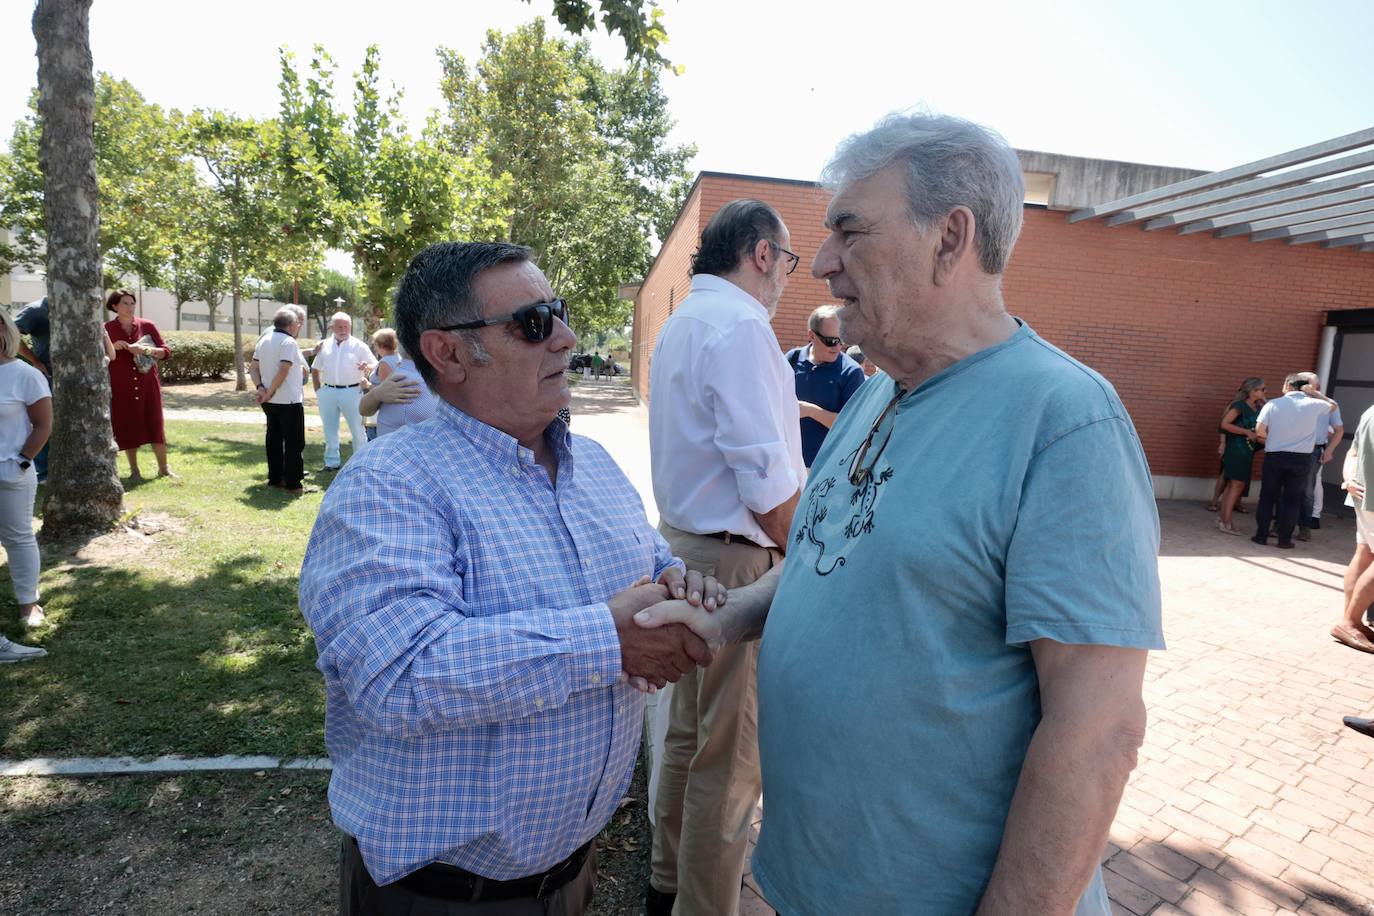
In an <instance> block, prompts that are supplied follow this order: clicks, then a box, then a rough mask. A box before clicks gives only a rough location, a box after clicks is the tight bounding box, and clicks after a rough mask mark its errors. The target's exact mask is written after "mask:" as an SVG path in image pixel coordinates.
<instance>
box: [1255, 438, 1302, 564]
mask: <svg viewBox="0 0 1374 916" xmlns="http://www.w3.org/2000/svg"><path fill="white" fill-rule="evenodd" d="M1311 470H1312V456H1311V455H1309V454H1307V453H1306V452H1265V453H1264V471H1263V473H1262V474H1261V476H1260V497H1259V505H1258V506H1256V507H1255V524H1256V526H1257V527H1258V531H1257V532H1256V533H1255V538H1256V540H1259V541H1261V542H1263V541H1268V540H1269V520H1270V519H1271V518H1273V516H1274V510H1275V508H1276V507H1277V509H1278V519H1279V543H1280V544H1289V543H1292V541H1293V528H1294V526H1295V525H1296V524H1297V522H1298V511H1299V510H1300V509H1301V508H1302V488H1303V487H1304V486H1305V485H1306V484H1307V482H1308V479H1309V474H1310V472H1311Z"/></svg>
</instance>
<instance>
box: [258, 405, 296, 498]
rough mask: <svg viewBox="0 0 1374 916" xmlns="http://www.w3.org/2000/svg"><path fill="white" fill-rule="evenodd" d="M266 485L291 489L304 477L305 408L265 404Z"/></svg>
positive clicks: (263, 407)
mask: <svg viewBox="0 0 1374 916" xmlns="http://www.w3.org/2000/svg"><path fill="white" fill-rule="evenodd" d="M262 412H263V413H265V414H267V482H268V483H270V484H274V485H276V486H281V487H285V488H286V489H288V490H294V489H296V488H297V487H299V486H300V485H301V481H302V480H303V479H304V478H305V458H304V452H305V405H304V404H264V405H262Z"/></svg>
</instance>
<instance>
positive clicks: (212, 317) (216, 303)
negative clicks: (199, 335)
mask: <svg viewBox="0 0 1374 916" xmlns="http://www.w3.org/2000/svg"><path fill="white" fill-rule="evenodd" d="M205 304H206V305H208V306H209V307H210V317H209V318H207V319H206V320H207V321H209V322H210V330H212V331H213V330H214V329H215V312H217V311H219V299H216V300H215V301H214V302H207V303H205Z"/></svg>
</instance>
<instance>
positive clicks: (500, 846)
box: [283, 115, 1163, 916]
mask: <svg viewBox="0 0 1374 916" xmlns="http://www.w3.org/2000/svg"><path fill="white" fill-rule="evenodd" d="M826 182H827V184H828V185H829V186H830V187H831V188H832V189H833V190H834V191H835V195H834V198H833V199H832V201H831V204H830V208H829V211H828V213H827V220H826V226H827V230H828V235H827V236H826V238H825V241H824V242H823V244H821V246H820V248H819V249H818V250H817V251H814V252H805V253H804V254H806V255H809V256H810V259H811V263H812V268H811V270H812V274H813V275H814V276H815V277H817V278H819V279H822V280H825V281H826V282H827V283H828V284H829V287H830V291H831V293H832V295H833V296H834V297H835V299H836V300H838V301H839V302H840V303H841V306H840V308H839V309H838V311H831V310H828V309H826V310H821V311H819V312H818V313H816V314H815V315H813V316H812V317H811V320H810V321H809V322H808V334H807V338H808V339H807V343H806V344H805V345H804V346H802V347H799V348H798V349H797V350H796V351H793V352H792V353H789V354H787V355H784V353H783V350H782V348H780V347H779V345H778V340H777V338H776V336H775V335H774V333H773V331H772V328H771V324H770V321H771V318H772V316H773V314H774V312H775V310H776V308H777V304H778V301H779V298H780V296H781V295H782V292H783V290H784V288H785V287H786V285H787V282H788V276H789V274H790V273H791V272H792V271H793V270H794V269H795V268H796V267H797V265H798V264H799V263H800V262H801V260H802V257H803V254H798V253H795V252H794V251H792V250H791V249H792V248H793V247H794V244H793V242H792V240H791V237H790V235H789V232H788V229H787V227H786V225H785V224H784V223H783V220H782V218H781V217H780V216H779V214H778V212H777V211H776V210H775V209H774V208H773V207H771V206H769V205H768V204H767V203H766V202H763V201H757V200H739V201H734V202H731V203H729V204H726V205H725V206H724V207H722V208H721V209H720V210H719V211H718V212H717V213H716V214H715V215H714V216H713V217H712V218H711V220H710V222H709V224H708V225H707V226H706V228H705V229H704V231H703V233H702V236H701V239H700V245H699V248H698V250H697V252H696V254H695V255H694V257H693V259H692V265H691V266H692V275H693V276H692V288H691V292H690V294H689V295H688V296H687V297H686V298H685V299H684V300H683V301H682V303H681V305H680V306H679V307H678V308H677V309H675V311H674V313H673V315H672V316H671V317H670V318H669V320H668V321H667V323H666V324H665V325H664V327H663V329H662V331H661V332H660V334H659V337H658V342H657V345H656V350H655V353H654V356H653V361H652V365H651V370H650V391H651V398H650V407H649V435H650V452H651V465H652V472H653V489H654V497H655V500H656V502H657V505H658V510H659V513H660V522H659V525H658V527H657V530H655V528H653V527H651V526H650V525H649V523H648V521H647V519H646V517H645V513H644V510H643V507H642V504H641V502H640V499H639V497H638V495H637V494H636V492H635V490H634V489H633V487H632V486H631V485H630V483H629V481H628V480H627V479H626V477H625V475H624V473H623V472H622V471H621V470H620V469H619V468H618V467H617V466H616V465H615V463H614V461H612V460H611V458H610V457H609V455H608V454H607V453H606V451H605V450H604V449H603V448H602V447H601V446H600V445H599V444H597V443H596V442H594V441H592V440H589V439H586V438H584V437H581V436H577V435H573V434H571V433H570V431H569V429H568V426H567V424H566V423H564V422H563V421H561V420H560V419H559V418H558V413H559V411H560V409H562V408H565V407H566V406H567V404H568V403H569V398H570V391H569V388H568V382H567V380H566V379H565V377H564V369H565V367H566V366H567V365H568V362H569V359H570V357H571V348H572V346H573V344H574V337H573V334H572V332H571V331H570V330H569V329H568V326H567V323H566V321H567V310H566V304H565V303H564V302H563V301H562V300H561V299H559V298H558V297H557V293H556V291H555V290H554V289H553V288H552V287H551V286H550V284H549V281H548V280H547V278H545V276H544V275H543V273H542V272H541V271H540V270H539V268H538V267H537V266H536V265H535V263H534V261H533V260H532V257H533V255H532V252H531V251H530V250H529V249H526V248H523V247H520V246H518V245H510V244H504V243H476V242H473V243H460V242H450V243H442V244H437V245H432V246H430V247H429V248H427V249H425V250H424V251H422V252H421V253H420V254H418V255H417V256H416V257H415V258H414V259H413V260H412V262H411V263H410V266H409V268H408V270H407V272H406V274H405V277H404V278H403V279H402V281H401V284H400V286H399V288H398V291H397V295H396V300H395V310H394V314H395V321H396V332H397V338H398V342H399V346H400V347H401V348H402V349H403V350H404V352H406V353H408V354H409V355H410V358H411V359H412V360H413V362H414V365H415V366H416V367H417V369H418V371H419V374H420V376H421V377H422V379H423V380H424V382H425V383H426V384H427V385H428V386H429V388H430V390H431V391H432V392H433V394H434V398H435V412H434V416H433V417H432V418H431V419H430V420H429V421H428V422H424V423H420V424H418V425H415V426H413V427H411V428H409V429H408V430H407V432H406V434H405V435H404V436H384V437H381V438H379V439H378V441H377V442H376V443H374V444H373V445H372V446H370V447H369V448H367V449H365V450H363V451H362V452H360V453H358V454H357V455H356V456H355V457H354V459H353V460H351V461H350V462H349V463H348V464H347V465H345V466H344V468H343V470H342V471H340V473H339V477H338V479H337V481H336V485H334V486H331V487H330V489H329V491H328V493H327V494H326V495H325V498H324V500H323V503H322V505H321V509H320V514H319V517H318V519H317V521H316V524H315V528H314V530H313V532H312V534H311V538H310V542H309V545H308V547H307V552H306V558H305V562H304V565H303V567H302V570H301V582H300V605H301V610H302V612H303V613H304V615H305V618H306V620H307V622H308V623H309V625H310V626H311V628H312V630H313V631H314V633H315V638H316V645H317V648H318V651H319V662H318V667H319V669H320V671H321V672H322V673H323V676H324V682H325V689H326V696H327V712H326V723H325V727H326V742H327V745H328V749H329V753H330V757H331V760H332V761H333V764H334V772H333V776H332V784H331V788H330V804H331V808H332V812H333V816H334V820H335V823H336V824H338V826H339V827H340V828H341V829H342V831H343V834H344V836H343V848H342V866H341V871H340V888H339V890H340V898H339V900H340V912H342V913H346V914H352V913H368V914H372V913H385V914H390V913H407V912H419V911H424V912H460V911H461V912H472V913H478V912H481V913H491V914H506V913H526V912H540V913H547V914H577V913H582V912H584V911H585V910H586V908H587V905H588V902H589V901H590V899H591V895H592V891H593V887H594V885H595V881H596V874H597V868H596V855H597V853H596V846H595V842H594V838H595V837H596V835H597V834H598V833H599V832H600V831H601V829H602V828H603V827H604V826H605V824H606V823H607V821H608V819H609V818H610V817H611V815H612V814H613V813H614V812H615V810H616V808H617V806H618V804H619V802H620V799H621V798H622V797H623V795H624V793H625V791H626V789H627V787H628V785H629V781H630V778H631V773H632V770H633V766H634V761H635V757H636V755H637V752H638V749H639V745H640V740H641V734H642V716H643V712H644V705H643V702H642V699H641V695H642V693H644V692H647V691H653V690H656V689H659V688H662V687H664V686H665V685H667V684H668V683H673V684H674V689H673V695H672V698H671V700H670V703H669V727H668V733H667V738H666V741H665V746H664V752H663V758H662V762H661V764H660V773H659V780H658V788H657V793H656V797H655V798H654V799H653V800H652V804H653V809H654V815H655V816H654V821H655V826H654V837H653V845H652V850H651V875H650V880H649V884H648V887H647V888H646V889H645V904H646V910H647V912H648V913H649V914H650V916H662V914H666V913H675V914H677V916H696V914H712V916H719V914H724V916H730V914H733V913H736V912H737V909H738V902H739V893H740V879H741V875H742V874H743V870H744V865H745V862H744V859H745V855H746V851H747V846H748V833H749V822H750V819H751V815H752V811H753V809H754V805H755V802H756V801H757V798H758V795H759V792H760V790H761V789H766V792H767V794H768V799H769V816H768V818H767V819H766V820H765V822H764V825H763V831H762V835H761V837H760V839H759V846H758V849H757V852H756V854H755V856H754V859H753V874H754V877H755V878H756V879H757V881H758V882H759V885H760V886H761V887H762V889H763V891H764V894H765V896H766V897H767V899H768V901H769V902H770V903H771V904H772V905H773V906H774V907H775V908H776V909H777V910H778V911H779V912H781V913H785V914H801V913H839V912H856V913H857V912H863V913H896V912H910V911H912V910H913V908H914V904H913V901H916V900H919V901H920V909H921V910H922V911H929V912H942V913H943V912H951V913H953V912H973V911H974V910H979V911H981V912H988V913H1012V912H1036V913H1041V912H1043V913H1049V912H1072V911H1075V910H1076V911H1077V912H1078V913H1083V914H1089V913H1092V914H1106V913H1108V912H1109V904H1108V900H1107V896H1106V891H1105V887H1104V885H1103V883H1102V876H1101V873H1100V869H1099V859H1100V856H1101V852H1102V849H1103V847H1104V845H1105V842H1106V836H1107V831H1108V828H1109V826H1110V824H1111V822H1112V819H1113V816H1114V814H1115V810H1116V806H1117V803H1118V801H1119V799H1120V797H1121V792H1122V790H1123V788H1124V786H1125V782H1126V779H1127V776H1128V775H1129V773H1130V771H1131V768H1132V767H1133V765H1134V760H1135V749H1136V747H1138V745H1139V743H1140V741H1141V739H1142V736H1143V729H1144V707H1143V703H1142V700H1141V688H1142V682H1143V676H1144V670H1145V661H1146V655H1147V652H1148V651H1149V650H1152V649H1160V648H1163V636H1162V626H1161V620H1160V591H1159V581H1158V570H1157V563H1156V552H1157V548H1158V536H1159V527H1158V518H1157V515H1156V511H1155V504H1154V500H1153V494H1152V487H1151V481H1150V476H1149V471H1148V468H1147V466H1146V463H1145V458H1144V453H1143V450H1142V448H1141V446H1140V442H1139V440H1138V438H1137V436H1136V434H1135V430H1134V427H1133V425H1132V423H1131V420H1130V418H1129V416H1127V414H1126V411H1125V408H1124V407H1123V406H1122V404H1121V401H1120V399H1119V398H1118V397H1117V396H1116V394H1115V392H1114V391H1113V390H1112V387H1111V385H1110V384H1108V383H1107V382H1106V381H1105V380H1104V379H1103V378H1102V377H1101V376H1099V375H1098V374H1096V373H1094V372H1093V371H1092V370H1090V369H1088V368H1087V367H1085V366H1083V365H1082V364H1080V363H1078V362H1076V361H1074V360H1073V359H1072V358H1070V357H1069V356H1067V355H1066V354H1064V353H1063V352H1061V351H1059V350H1057V349H1056V348H1054V347H1053V346H1051V345H1050V344H1048V343H1047V342H1046V341H1044V340H1043V339H1042V338H1040V337H1039V336H1038V335H1036V334H1035V332H1034V331H1033V330H1032V329H1031V328H1030V327H1029V325H1027V324H1026V323H1025V322H1023V321H1020V320H1018V319H1015V318H1013V317H1011V316H1010V315H1009V314H1008V313H1007V311H1006V308H1005V306H1004V304H1003V301H1002V297H1001V275H1002V271H1003V269H1004V267H1005V265H1006V263H1007V259H1008V257H1009V256H1010V253H1011V249H1012V246H1013V245H1014V243H1015V240H1016V237H1017V234H1018V232H1019V229H1020V224H1021V214H1022V201H1023V199H1024V188H1023V185H1022V179H1021V172H1020V167H1019V164H1018V162H1017V159H1016V156H1015V154H1014V153H1013V152H1012V150H1011V149H1010V148H1009V147H1008V146H1007V145H1006V143H1005V141H1003V140H1002V139H1001V138H1000V137H998V136H997V135H995V134H993V133H992V132H991V131H988V130H985V129H983V128H981V127H978V126H977V125H973V124H970V123H968V122H965V121H961V120H959V119H956V118H949V117H942V116H931V115H910V116H907V115H903V116H894V117H892V118H890V119H888V120H886V121H884V122H883V123H882V124H880V125H879V126H878V127H876V128H875V129H874V130H873V131H870V132H868V133H866V134H863V135H859V136H856V137H854V138H851V139H850V140H848V141H846V143H845V144H844V145H843V146H842V147H841V148H840V150H839V151H838V153H837V155H836V157H835V160H834V161H833V162H832V164H831V166H830V167H829V168H828V169H827V172H826ZM845 344H849V345H852V346H858V347H861V348H862V350H861V352H860V353H857V354H855V355H856V356H861V357H862V358H863V362H862V365H864V366H867V365H868V364H869V363H870V362H871V363H872V364H874V365H875V366H876V368H877V370H878V371H876V372H875V373H874V374H873V376H872V377H871V378H869V379H868V381H862V375H863V371H864V370H863V369H860V368H859V365H860V363H859V362H858V360H857V359H851V358H850V356H849V355H848V354H847V353H843V352H842V348H843V346H844V345H845ZM789 357H790V358H789ZM283 365H284V366H286V367H287V368H288V369H290V367H292V366H294V365H295V364H294V363H292V362H289V361H284V362H283ZM856 372H857V374H856ZM390 380H391V379H390V377H389V378H388V379H387V380H386V381H387V382H389V381H390ZM385 383H386V382H383V384H385ZM1009 390H1013V391H1016V392H1018V397H1017V398H1016V399H1015V400H1014V401H1013V400H1011V399H1008V398H1006V397H1005V394H1004V393H1005V392H1006V391H1009ZM803 424H813V425H806V426H804V425H803ZM808 431H809V432H808ZM967 441H977V442H979V443H980V448H979V449H976V450H974V451H972V452H968V453H966V454H964V455H963V456H962V458H961V460H960V461H957V462H952V461H950V460H949V458H948V454H949V453H948V445H949V443H951V442H967ZM808 465H809V470H808ZM339 484H342V486H340V485H339ZM360 520H366V524H363V523H361V522H360ZM912 532H920V536H918V537H913V536H912ZM992 557H995V558H996V562H993V561H992V560H991V559H990V558H992ZM765 629H766V638H765V639H763V640H762V641H760V640H759V636H760V635H761V634H763V633H764V632H765ZM988 723H995V727H989V724H988ZM913 760H914V761H920V766H919V767H918V768H917V769H916V770H912V769H911V765H910V762H911V761H913Z"/></svg>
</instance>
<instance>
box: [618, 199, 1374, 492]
mask: <svg viewBox="0 0 1374 916" xmlns="http://www.w3.org/2000/svg"><path fill="white" fill-rule="evenodd" d="M738 197H757V198H760V199H761V200H765V201H767V202H768V203H770V204H772V205H773V206H775V207H777V209H778V211H779V212H780V213H781V214H782V216H783V219H784V221H785V222H786V223H787V227H788V229H789V231H790V232H791V234H792V250H793V251H795V252H796V253H797V254H799V255H801V259H802V260H801V266H799V267H798V268H797V271H796V273H794V274H793V275H792V277H791V280H790V282H789V283H788V285H787V290H786V291H785V292H784V294H783V298H782V302H781V303H780V305H779V308H778V313H777V315H776V316H775V318H774V319H773V328H774V330H775V331H776V332H777V335H778V340H779V342H780V343H781V344H782V347H783V349H789V348H791V347H793V346H797V345H799V344H800V343H802V342H803V341H804V340H805V339H806V317H807V315H809V314H810V313H811V310H812V309H814V308H815V307H816V306H818V305H823V304H826V303H829V302H833V301H834V300H832V299H831V298H830V296H829V294H828V292H827V290H826V287H825V284H824V283H822V282H821V281H818V280H815V279H813V278H812V277H811V275H810V269H811V263H812V260H813V258H814V257H815V254H816V250H817V249H818V248H819V247H820V244H821V242H822V241H823V239H824V237H825V233H824V231H823V229H822V228H821V224H822V222H823V220H824V214H825V205H826V203H827V201H828V194H827V193H826V192H825V191H823V190H821V189H819V188H815V187H812V186H807V185H802V184H793V183H787V182H776V181H770V180H767V179H748V178H735V177H721V176H713V175H703V176H702V178H701V180H700V181H699V183H698V185H697V188H696V190H695V191H694V192H693V195H692V197H691V198H690V199H689V200H688V203H687V207H688V208H690V210H691V212H687V213H684V214H683V218H682V219H680V220H679V221H678V224H677V227H676V228H675V229H674V231H673V233H672V234H671V235H670V237H669V239H668V242H667V244H665V245H664V248H663V253H662V254H661V255H660V257H659V259H658V262H656V264H655V266H654V268H653V270H652V271H651V272H650V274H649V277H648V278H647V280H646V282H645V285H644V287H643V289H642V290H641V291H640V295H639V298H638V299H637V300H636V303H635V327H634V333H635V341H636V343H635V354H636V358H637V361H636V362H635V367H634V368H635V387H636V389H637V390H638V391H639V393H640V396H641V397H644V398H646V399H647V396H648V391H647V389H648V360H647V358H644V360H643V366H642V371H641V365H640V362H639V361H638V358H639V355H640V353H641V351H642V352H644V353H646V354H647V353H651V352H652V350H653V342H654V340H655V339H656V338H657V335H658V331H659V329H660V328H661V327H662V326H663V322H664V321H665V320H667V296H668V287H669V286H673V287H674V288H675V289H676V294H675V295H676V298H677V301H681V298H682V296H683V295H684V294H685V292H686V290H687V289H688V287H689V278H688V275H687V262H688V259H689V258H690V256H691V253H692V252H693V251H694V250H695V249H696V244H697V239H698V238H699V236H700V233H701V229H702V228H703V227H704V226H705V225H706V223H707V221H709V220H710V218H711V215H712V214H714V213H715V211H716V210H717V209H719V208H720V206H721V205H723V204H725V203H727V202H728V201H731V200H734V199H735V198H738ZM1025 212H1026V222H1025V228H1024V229H1023V230H1022V232H1021V238H1020V240H1019V241H1018V242H1017V245H1016V250H1015V252H1014V253H1013V255H1012V260H1011V264H1010V265H1009V267H1008V269H1007V273H1006V277H1005V284H1004V289H1005V298H1006V303H1007V309H1008V311H1010V312H1011V313H1012V314H1014V315H1018V316H1021V317H1023V318H1025V319H1026V320H1027V321H1029V322H1030V323H1031V325H1032V326H1033V327H1034V328H1035V330H1036V331H1037V332H1038V333H1039V334H1040V335H1041V336H1042V337H1044V338H1045V339H1047V340H1049V341H1050V342H1052V343H1054V344H1055V345H1057V346H1059V347H1061V348H1062V349H1064V350H1065V351H1067V352H1068V353H1070V354H1071V355H1073V356H1075V357H1077V358H1078V359H1080V360H1082V361H1083V362H1085V363H1087V364H1088V365H1089V366H1091V367H1093V368H1094V369H1096V370H1097V371H1099V372H1101V373H1102V374H1103V375H1104V376H1106V377H1107V379H1108V380H1110V381H1111V382H1112V384H1113V385H1115V386H1116V389H1117V391H1118V392H1119V393H1120V394H1121V397H1122V400H1123V401H1124V402H1125V404H1126V407H1127V409H1129V410H1130V412H1131V416H1132V417H1133V418H1134V420H1135V423H1136V426H1137V427H1138V428H1139V430H1140V437H1141V441H1142V442H1143V443H1144V445H1145V451H1146V455H1147V456H1148V458H1149V461H1150V468H1151V470H1152V471H1153V472H1154V473H1155V474H1159V475H1166V476H1180V477H1210V476H1212V475H1214V474H1215V473H1216V467H1217V458H1216V437H1215V433H1214V430H1215V429H1216V421H1217V420H1218V419H1219V418H1220V416H1221V413H1222V411H1223V410H1224V409H1225V406H1226V404H1227V403H1228V402H1229V400H1230V397H1231V395H1232V394H1233V393H1234V392H1235V389H1236V386H1237V385H1238V384H1239V383H1240V380H1241V379H1242V378H1244V377H1245V376H1247V375H1260V376H1263V377H1264V378H1265V379H1266V381H1268V382H1269V384H1270V386H1271V390H1277V389H1278V388H1279V387H1280V386H1282V384H1283V377H1284V376H1285V375H1287V374H1288V373H1289V372H1295V371H1299V370H1302V369H1315V368H1316V363H1317V346H1318V339H1319V337H1320V334H1321V328H1322V313H1323V312H1325V311H1328V310H1337V309H1351V308H1369V307H1374V257H1371V256H1370V255H1369V254H1360V253H1357V252H1355V251H1354V250H1353V249H1350V248H1346V249H1337V250H1324V249H1321V248H1317V247H1314V246H1310V245H1304V246H1297V247H1290V246H1288V245H1285V244H1283V243H1282V242H1262V243H1254V242H1251V241H1249V240H1248V239H1245V238H1235V239H1215V238H1212V237H1211V236H1210V235H1208V234H1206V233H1201V234H1197V235H1190V236H1180V235H1178V234H1177V233H1175V232H1172V231H1169V230H1163V231H1159V232H1144V231H1142V230H1140V229H1139V228H1136V227H1132V226H1123V227H1119V228H1115V229H1111V228H1107V227H1105V226H1103V225H1102V224H1101V223H1097V222H1092V223H1075V224H1069V223H1068V222H1067V221H1066V220H1065V214H1063V213H1059V212H1052V211H1049V210H1044V209H1039V208H1030V207H1028V208H1027V209H1026V211H1025ZM688 217H691V218H690V219H689V218H688ZM1008 396H1009V397H1014V396H1015V393H1014V392H1009V393H1008Z"/></svg>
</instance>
